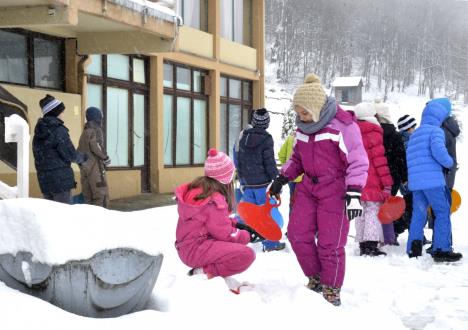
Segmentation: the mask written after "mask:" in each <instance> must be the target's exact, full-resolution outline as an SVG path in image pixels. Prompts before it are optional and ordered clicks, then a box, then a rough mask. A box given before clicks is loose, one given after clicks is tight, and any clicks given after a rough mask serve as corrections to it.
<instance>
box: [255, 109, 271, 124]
mask: <svg viewBox="0 0 468 330" xmlns="http://www.w3.org/2000/svg"><path fill="white" fill-rule="evenodd" d="M252 126H253V127H256V128H263V129H267V128H268V126H270V114H269V113H268V111H267V109H265V108H261V109H257V110H255V111H254V113H253V115H252Z"/></svg>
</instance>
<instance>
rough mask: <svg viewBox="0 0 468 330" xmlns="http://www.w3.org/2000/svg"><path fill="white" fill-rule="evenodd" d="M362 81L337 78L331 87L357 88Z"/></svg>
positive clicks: (357, 78) (350, 78)
mask: <svg viewBox="0 0 468 330" xmlns="http://www.w3.org/2000/svg"><path fill="white" fill-rule="evenodd" d="M361 81H362V78H361V77H336V78H335V80H333V82H332V83H331V85H332V87H356V86H359V84H360V83H361Z"/></svg>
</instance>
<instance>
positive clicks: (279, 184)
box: [269, 174, 289, 198]
mask: <svg viewBox="0 0 468 330" xmlns="http://www.w3.org/2000/svg"><path fill="white" fill-rule="evenodd" d="M288 182H289V180H288V178H287V177H285V176H284V175H283V174H280V175H278V176H277V177H276V179H275V180H274V181H273V183H272V184H271V186H270V190H269V192H270V196H275V197H276V198H278V196H279V194H280V193H281V189H282V188H283V186H284V185H285V184H286V183H288Z"/></svg>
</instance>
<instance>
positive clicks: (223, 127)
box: [219, 103, 227, 154]
mask: <svg viewBox="0 0 468 330" xmlns="http://www.w3.org/2000/svg"><path fill="white" fill-rule="evenodd" d="M219 117H220V125H219V129H220V132H221V134H220V138H221V141H220V145H221V146H220V150H221V151H222V152H224V153H225V154H227V150H226V149H227V148H226V145H227V139H226V137H227V134H226V132H227V130H226V125H227V105H226V104H224V103H221V107H220V114H219Z"/></svg>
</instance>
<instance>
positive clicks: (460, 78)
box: [266, 0, 468, 101]
mask: <svg viewBox="0 0 468 330" xmlns="http://www.w3.org/2000/svg"><path fill="white" fill-rule="evenodd" d="M266 5H267V9H266V11H267V12H266V29H267V30H266V38H267V44H268V45H269V47H268V53H267V57H268V60H269V61H270V62H272V63H275V65H276V68H277V71H276V78H277V79H278V80H279V81H281V82H285V83H286V82H291V81H294V80H296V79H302V78H303V77H304V76H305V74H307V73H308V72H314V73H316V74H318V75H319V76H320V77H321V78H322V81H323V82H324V83H327V84H328V83H330V82H331V80H332V79H333V77H335V76H348V75H361V76H362V77H363V78H364V84H365V87H366V89H369V88H370V87H371V84H374V85H375V86H376V87H378V88H379V90H381V91H382V92H383V93H384V95H385V96H386V95H387V92H389V91H400V92H403V91H404V90H405V88H406V87H408V86H409V85H412V84H416V85H417V86H418V92H419V94H426V95H427V96H429V97H432V96H433V94H434V92H435V91H436V90H437V89H444V90H445V93H446V94H447V95H449V96H451V97H453V98H458V96H459V95H460V94H464V96H465V101H468V2H467V1H462V0H267V1H266ZM371 77H372V78H373V79H371Z"/></svg>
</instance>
